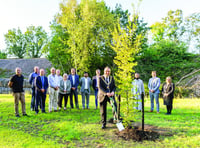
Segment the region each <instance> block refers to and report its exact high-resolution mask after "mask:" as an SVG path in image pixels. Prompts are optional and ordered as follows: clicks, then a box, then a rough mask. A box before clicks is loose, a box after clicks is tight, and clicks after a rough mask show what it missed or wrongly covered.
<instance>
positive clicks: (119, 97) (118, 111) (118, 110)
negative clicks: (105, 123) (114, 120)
mask: <svg viewBox="0 0 200 148" xmlns="http://www.w3.org/2000/svg"><path fill="white" fill-rule="evenodd" d="M117 98H118V107H117V117H118V120H119V119H120V102H121V96H120V95H118V97H117Z"/></svg>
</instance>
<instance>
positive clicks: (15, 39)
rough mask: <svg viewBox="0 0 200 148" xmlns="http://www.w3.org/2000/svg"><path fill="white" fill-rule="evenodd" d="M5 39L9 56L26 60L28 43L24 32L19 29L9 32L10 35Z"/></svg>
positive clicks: (6, 35) (7, 34)
mask: <svg viewBox="0 0 200 148" xmlns="http://www.w3.org/2000/svg"><path fill="white" fill-rule="evenodd" d="M4 37H5V43H6V45H7V48H6V50H7V52H8V54H10V55H11V56H15V57H18V58H24V56H25V53H26V46H27V42H26V39H25V36H24V34H23V33H22V31H21V30H20V29H19V28H18V29H12V30H8V33H6V34H5V35H4Z"/></svg>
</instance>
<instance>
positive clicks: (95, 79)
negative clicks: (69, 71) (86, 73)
mask: <svg viewBox="0 0 200 148" xmlns="http://www.w3.org/2000/svg"><path fill="white" fill-rule="evenodd" d="M92 87H93V89H94V90H96V89H97V87H98V86H97V76H94V77H93V78H92Z"/></svg>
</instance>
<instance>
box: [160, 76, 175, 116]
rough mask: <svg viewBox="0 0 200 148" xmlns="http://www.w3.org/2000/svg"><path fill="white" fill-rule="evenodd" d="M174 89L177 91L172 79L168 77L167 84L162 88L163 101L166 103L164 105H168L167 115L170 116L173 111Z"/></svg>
mask: <svg viewBox="0 0 200 148" xmlns="http://www.w3.org/2000/svg"><path fill="white" fill-rule="evenodd" d="M174 89H175V86H174V84H173V83H172V78H171V77H167V78H166V82H165V83H164V84H163V86H162V95H163V101H164V105H166V108H167V113H166V115H170V114H171V111H172V104H173V98H174Z"/></svg>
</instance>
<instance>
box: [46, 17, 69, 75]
mask: <svg viewBox="0 0 200 148" xmlns="http://www.w3.org/2000/svg"><path fill="white" fill-rule="evenodd" d="M50 28H51V37H50V38H49V40H48V42H47V44H46V45H45V47H44V50H43V52H44V53H45V54H46V56H47V58H48V59H49V60H50V61H51V62H52V64H53V65H54V66H55V67H56V68H59V69H60V70H61V71H62V73H64V72H67V73H69V72H70V68H71V67H72V62H71V54H70V53H69V46H68V45H67V44H66V43H67V40H68V39H69V35H68V33H67V30H66V29H65V28H63V27H62V26H61V24H58V23H57V22H56V20H53V21H52V22H51V25H50Z"/></svg>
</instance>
